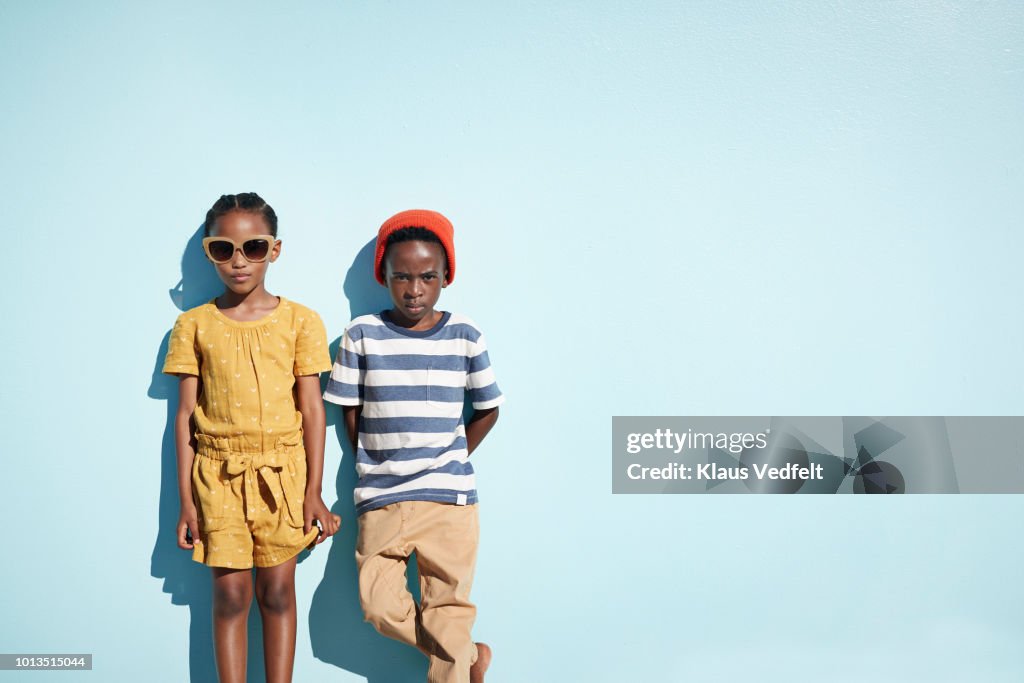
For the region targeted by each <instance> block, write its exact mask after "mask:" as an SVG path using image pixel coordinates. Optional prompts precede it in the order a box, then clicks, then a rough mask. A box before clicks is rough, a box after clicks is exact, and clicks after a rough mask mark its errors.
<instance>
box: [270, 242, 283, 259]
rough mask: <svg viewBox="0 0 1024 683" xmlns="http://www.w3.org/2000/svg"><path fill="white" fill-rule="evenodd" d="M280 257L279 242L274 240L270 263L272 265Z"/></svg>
mask: <svg viewBox="0 0 1024 683" xmlns="http://www.w3.org/2000/svg"><path fill="white" fill-rule="evenodd" d="M280 255H281V240H279V239H275V240H274V248H273V249H271V250H270V262H271V263H273V262H274V261H276V260H277V257H278V256H280Z"/></svg>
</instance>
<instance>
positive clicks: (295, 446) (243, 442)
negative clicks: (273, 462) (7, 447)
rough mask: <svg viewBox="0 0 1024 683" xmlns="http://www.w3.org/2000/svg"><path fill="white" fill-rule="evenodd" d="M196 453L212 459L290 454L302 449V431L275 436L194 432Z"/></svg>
mask: <svg viewBox="0 0 1024 683" xmlns="http://www.w3.org/2000/svg"><path fill="white" fill-rule="evenodd" d="M196 442H197V444H198V448H197V449H196V454H197V455H202V456H205V457H207V458H213V459H214V460H227V459H228V458H229V457H230V456H232V455H236V456H237V455H259V454H261V453H280V454H282V455H288V454H291V453H292V452H293V451H301V450H302V431H301V430H299V431H297V432H294V433H292V434H288V435H285V436H278V437H276V438H273V439H271V438H269V437H264V438H263V439H262V443H261V439H260V437H258V436H207V435H206V434H196Z"/></svg>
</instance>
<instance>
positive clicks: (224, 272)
mask: <svg viewBox="0 0 1024 683" xmlns="http://www.w3.org/2000/svg"><path fill="white" fill-rule="evenodd" d="M269 234H270V227H269V226H268V225H267V223H266V221H264V220H263V217H262V216H260V215H259V214H258V213H251V212H249V211H232V212H230V213H226V214H224V215H223V216H221V217H220V218H218V219H217V221H216V222H215V223H214V225H213V228H212V229H211V230H210V236H211V237H226V238H228V239H231V240H234V241H235V243H236V244H242V243H243V242H244V241H245V240H247V239H250V238H252V237H256V236H258V235H269ZM280 253H281V241H280V240H274V246H273V248H272V249H271V250H270V255H269V256H268V257H267V259H266V260H265V261H256V262H253V261H249V260H247V259H246V258H245V256H243V255H242V250H241V249H236V250H235V253H234V254H233V255H232V257H231V260H229V261H227V262H225V263H214V264H213V265H214V267H215V268H216V269H217V276H218V277H220V279H221V281H222V282H223V283H224V284H225V286H227V288H228V289H230V290H231V291H232V292H234V293H235V294H239V295H243V296H244V295H246V294H249V292H251V291H253V290H254V289H256V288H258V287H262V286H263V278H264V277H266V275H267V266H268V265H270V263H271V262H273V261H276V260H277V257H278V255H279V254H280Z"/></svg>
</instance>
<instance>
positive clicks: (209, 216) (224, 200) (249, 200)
mask: <svg viewBox="0 0 1024 683" xmlns="http://www.w3.org/2000/svg"><path fill="white" fill-rule="evenodd" d="M232 211H245V212H248V213H258V214H259V215H261V216H262V217H263V220H264V221H266V223H267V227H269V228H270V234H271V235H273V236H274V237H277V214H276V213H274V209H273V208H271V206H270V204H267V203H266V202H265V201H264V200H263V198H262V197H260V196H259V195H258V194H256V193H255V192H240V193H238V194H222V195H221V196H220V199H218V200H217V201H216V202H214V203H213V206H211V207H210V210H209V211H207V212H206V221H205V222H204V223H203V235H204V236H205V237H209V236H210V229H211V228H213V225H214V223H216V222H217V219H218V218H220V217H221V216H223V215H225V214H229V213H231V212H232Z"/></svg>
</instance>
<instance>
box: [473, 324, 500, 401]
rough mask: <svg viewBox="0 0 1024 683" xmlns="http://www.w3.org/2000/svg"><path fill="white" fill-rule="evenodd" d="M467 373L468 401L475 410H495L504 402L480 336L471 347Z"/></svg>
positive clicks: (485, 346)
mask: <svg viewBox="0 0 1024 683" xmlns="http://www.w3.org/2000/svg"><path fill="white" fill-rule="evenodd" d="M471 354H472V355H470V357H469V372H468V374H467V375H466V389H467V390H468V391H469V399H470V401H472V403H473V408H475V409H476V410H486V409H488V408H496V407H497V406H500V405H501V404H502V403H504V402H505V395H504V394H502V393H501V390H500V389H499V388H498V383H497V382H496V381H495V379H494V370H493V369H492V368H491V359H490V356H488V355H487V342H485V341H484V336H483V335H482V334H481V335H480V336H479V337H478V338H477V340H476V341H475V342H474V343H473V345H472V347H471Z"/></svg>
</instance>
